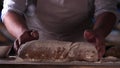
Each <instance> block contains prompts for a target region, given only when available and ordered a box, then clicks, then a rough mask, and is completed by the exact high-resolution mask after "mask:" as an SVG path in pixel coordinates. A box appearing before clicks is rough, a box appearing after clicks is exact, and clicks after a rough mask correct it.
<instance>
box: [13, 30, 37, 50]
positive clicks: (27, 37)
mask: <svg viewBox="0 0 120 68" xmlns="http://www.w3.org/2000/svg"><path fill="white" fill-rule="evenodd" d="M38 39H39V33H38V32H37V31H35V30H29V31H25V32H24V33H23V34H22V35H21V36H20V37H19V38H18V39H16V40H15V42H14V49H15V50H16V51H18V49H19V47H20V46H21V45H22V44H24V43H25V42H28V41H32V40H38Z"/></svg>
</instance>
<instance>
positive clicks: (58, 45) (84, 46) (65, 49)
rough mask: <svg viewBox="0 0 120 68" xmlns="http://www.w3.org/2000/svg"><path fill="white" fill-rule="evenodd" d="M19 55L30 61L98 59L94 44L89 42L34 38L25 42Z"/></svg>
mask: <svg viewBox="0 0 120 68" xmlns="http://www.w3.org/2000/svg"><path fill="white" fill-rule="evenodd" d="M18 56H19V57H21V58H23V59H25V60H29V61H41V62H66V61H74V60H75V61H76V60H77V61H80V60H85V61H97V60H98V53H97V50H96V48H95V47H94V45H93V44H90V43H87V42H76V43H72V42H64V41H55V40H50V41H49V40H48V41H41V40H34V41H30V42H27V43H25V44H23V45H22V46H21V47H20V49H19V50H18Z"/></svg>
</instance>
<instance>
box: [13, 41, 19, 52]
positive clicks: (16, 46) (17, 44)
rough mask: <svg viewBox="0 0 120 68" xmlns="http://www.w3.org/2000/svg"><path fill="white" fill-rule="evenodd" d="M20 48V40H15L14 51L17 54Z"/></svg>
mask: <svg viewBox="0 0 120 68" xmlns="http://www.w3.org/2000/svg"><path fill="white" fill-rule="evenodd" d="M18 48H19V43H18V40H15V42H14V50H15V51H16V52H17V51H18Z"/></svg>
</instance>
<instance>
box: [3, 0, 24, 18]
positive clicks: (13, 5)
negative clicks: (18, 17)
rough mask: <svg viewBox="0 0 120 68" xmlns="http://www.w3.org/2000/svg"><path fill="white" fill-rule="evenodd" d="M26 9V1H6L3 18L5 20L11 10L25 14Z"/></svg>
mask: <svg viewBox="0 0 120 68" xmlns="http://www.w3.org/2000/svg"><path fill="white" fill-rule="evenodd" d="M25 9H26V0H4V2H3V9H2V15H1V18H2V19H3V18H4V16H5V14H6V13H7V12H8V11H9V10H12V11H15V12H17V13H20V14H23V12H24V10H25Z"/></svg>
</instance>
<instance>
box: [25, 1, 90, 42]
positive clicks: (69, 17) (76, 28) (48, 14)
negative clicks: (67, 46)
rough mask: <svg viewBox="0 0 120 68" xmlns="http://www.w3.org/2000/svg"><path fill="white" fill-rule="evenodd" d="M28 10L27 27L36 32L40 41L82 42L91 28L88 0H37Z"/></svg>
mask: <svg viewBox="0 0 120 68" xmlns="http://www.w3.org/2000/svg"><path fill="white" fill-rule="evenodd" d="M29 10H30V15H28V16H27V21H28V22H27V25H28V27H29V28H30V29H35V30H38V32H39V39H40V40H60V41H71V42H74V41H83V40H84V38H83V32H84V30H85V29H89V28H90V27H91V26H90V25H91V22H90V19H89V13H90V9H89V2H88V0H37V7H36V9H35V6H32V5H31V6H30V7H29Z"/></svg>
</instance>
